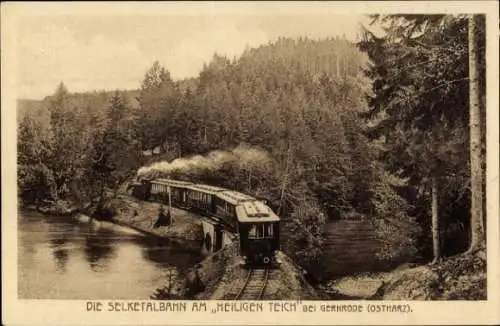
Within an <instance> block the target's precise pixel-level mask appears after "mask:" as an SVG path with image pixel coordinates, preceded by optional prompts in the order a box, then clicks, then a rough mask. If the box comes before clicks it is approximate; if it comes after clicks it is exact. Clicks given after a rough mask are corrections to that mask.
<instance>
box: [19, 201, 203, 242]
mask: <svg viewBox="0 0 500 326" xmlns="http://www.w3.org/2000/svg"><path fill="white" fill-rule="evenodd" d="M96 206H97V204H96V203H95V202H94V203H87V204H86V205H83V207H79V206H78V205H76V204H75V203H72V202H70V201H65V200H57V201H46V202H43V203H41V204H39V205H37V206H35V205H22V206H21V207H22V208H23V209H27V210H35V211H38V212H40V213H42V214H45V215H56V216H63V217H64V216H67V217H71V216H76V215H77V214H83V215H85V216H89V217H91V218H92V219H96V220H103V221H108V222H111V223H115V224H117V225H120V226H124V227H128V228H131V229H133V230H135V231H137V232H140V233H142V234H145V235H149V236H153V237H157V238H161V239H164V240H168V241H171V242H172V243H178V244H181V245H187V247H188V248H191V249H196V250H197V249H199V248H200V247H201V245H202V240H203V228H202V223H201V220H200V217H199V216H198V215H196V214H192V213H190V212H187V211H184V210H180V209H176V208H173V207H172V209H171V219H172V223H170V225H161V226H158V227H155V223H156V222H157V220H158V216H159V212H160V208H161V207H163V211H164V212H167V211H168V207H167V206H165V205H162V204H160V203H153V202H147V201H141V200H138V199H136V198H135V197H132V196H129V195H126V194H119V195H117V196H116V197H114V198H113V197H112V198H108V199H106V200H104V201H103V203H102V207H101V208H100V209H99V210H98V209H97V208H96ZM21 207H20V208H21Z"/></svg>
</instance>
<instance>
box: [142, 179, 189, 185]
mask: <svg viewBox="0 0 500 326" xmlns="http://www.w3.org/2000/svg"><path fill="white" fill-rule="evenodd" d="M151 182H154V183H159V184H164V185H169V186H173V187H186V186H190V185H192V183H191V182H188V181H181V180H172V179H156V180H153V181H151Z"/></svg>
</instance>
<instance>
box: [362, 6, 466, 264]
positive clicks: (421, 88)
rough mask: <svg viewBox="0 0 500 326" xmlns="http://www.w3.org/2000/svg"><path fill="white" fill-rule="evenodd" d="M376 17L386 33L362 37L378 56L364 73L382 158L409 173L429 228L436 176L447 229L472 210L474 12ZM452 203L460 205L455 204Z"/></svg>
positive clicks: (419, 213) (409, 191)
mask: <svg viewBox="0 0 500 326" xmlns="http://www.w3.org/2000/svg"><path fill="white" fill-rule="evenodd" d="M373 18H374V21H376V22H378V23H379V24H381V26H382V27H383V28H384V30H385V34H384V35H383V36H376V35H375V34H373V33H371V32H370V31H369V30H365V33H364V39H363V40H362V41H361V42H360V43H359V46H360V48H361V49H362V50H363V51H366V53H367V54H368V56H369V58H370V60H371V63H370V66H369V67H368V68H367V69H366V71H365V73H366V75H367V77H369V78H370V79H371V80H372V81H373V92H372V94H370V95H369V96H368V103H369V107H370V110H369V111H368V112H367V114H366V116H367V117H368V118H369V119H370V128H369V132H368V134H369V136H370V138H371V139H374V140H375V139H376V140H378V141H380V142H381V143H382V144H383V146H384V151H383V152H382V156H381V157H380V159H381V160H383V161H384V162H387V167H388V168H389V169H390V171H393V172H401V175H402V176H403V177H404V178H408V186H407V187H405V189H404V196H405V198H406V199H407V201H408V202H412V203H414V205H413V206H414V208H413V209H412V210H411V211H410V212H411V214H412V215H414V216H415V217H416V218H417V220H418V221H419V223H420V225H421V226H422V227H423V228H424V229H430V226H429V225H430V204H429V203H430V180H431V179H432V178H435V179H436V180H437V185H438V191H439V196H440V199H439V202H440V207H441V208H442V207H443V206H444V207H447V209H441V211H442V213H444V216H442V217H441V218H440V219H441V220H442V222H445V224H444V225H443V227H442V228H441V230H442V231H441V232H447V231H446V230H447V228H448V225H452V224H461V225H464V224H466V223H467V221H466V219H464V216H463V214H462V215H459V214H457V211H459V210H460V209H462V210H463V209H467V204H466V202H467V200H466V201H463V200H461V197H462V196H464V195H466V196H468V195H467V192H468V188H469V171H468V170H469V169H468V150H469V149H468V128H467V125H468V109H469V108H468V98H469V94H468V91H469V88H468V46H467V44H468V41H467V32H468V29H467V17H466V16H452V15H430V16H429V15H388V16H374V17H373ZM450 205H451V206H455V208H454V209H452V210H448V208H449V206H450ZM457 205H462V206H458V207H457ZM459 207H460V208H459ZM450 213H451V214H453V215H450ZM428 235H429V233H428V232H424V233H423V237H422V238H421V239H420V240H421V241H420V245H419V247H420V248H426V247H428V242H429V241H430V238H429V236H428ZM454 245H455V244H452V245H451V246H450V247H448V249H447V248H446V247H445V251H448V253H449V252H450V250H452V247H453V246H454ZM421 253H422V254H424V255H427V254H428V252H426V251H425V250H423V251H422V252H421Z"/></svg>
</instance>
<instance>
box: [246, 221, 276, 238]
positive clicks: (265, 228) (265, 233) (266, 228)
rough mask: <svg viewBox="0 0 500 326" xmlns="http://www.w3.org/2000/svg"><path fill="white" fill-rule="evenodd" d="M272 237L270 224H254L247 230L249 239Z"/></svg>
mask: <svg viewBox="0 0 500 326" xmlns="http://www.w3.org/2000/svg"><path fill="white" fill-rule="evenodd" d="M272 237H273V226H272V224H254V225H252V226H251V227H250V230H249V231H248V238H249V239H263V238H272Z"/></svg>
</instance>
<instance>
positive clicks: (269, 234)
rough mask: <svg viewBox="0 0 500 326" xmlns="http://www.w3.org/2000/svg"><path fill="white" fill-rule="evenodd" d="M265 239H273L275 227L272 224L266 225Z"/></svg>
mask: <svg viewBox="0 0 500 326" xmlns="http://www.w3.org/2000/svg"><path fill="white" fill-rule="evenodd" d="M264 237H266V238H272V237H273V225H272V224H266V225H264Z"/></svg>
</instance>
